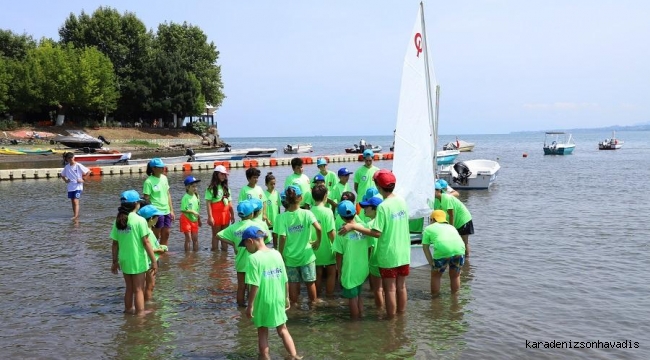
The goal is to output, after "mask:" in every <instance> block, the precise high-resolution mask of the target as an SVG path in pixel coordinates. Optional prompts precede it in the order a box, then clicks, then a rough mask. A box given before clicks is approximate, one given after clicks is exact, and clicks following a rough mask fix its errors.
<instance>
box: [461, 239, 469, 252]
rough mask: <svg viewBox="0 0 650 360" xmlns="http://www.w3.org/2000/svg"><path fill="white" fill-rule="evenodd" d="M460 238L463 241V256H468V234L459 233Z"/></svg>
mask: <svg viewBox="0 0 650 360" xmlns="http://www.w3.org/2000/svg"><path fill="white" fill-rule="evenodd" d="M460 238H461V239H463V242H464V243H465V257H468V256H469V235H461V236H460Z"/></svg>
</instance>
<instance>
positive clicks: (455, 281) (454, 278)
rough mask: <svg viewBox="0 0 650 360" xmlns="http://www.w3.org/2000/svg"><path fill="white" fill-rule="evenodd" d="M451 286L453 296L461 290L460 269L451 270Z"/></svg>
mask: <svg viewBox="0 0 650 360" xmlns="http://www.w3.org/2000/svg"><path fill="white" fill-rule="evenodd" d="M438 286H440V284H438ZM449 286H451V293H452V294H454V293H456V292H458V290H460V269H451V268H450V269H449Z"/></svg>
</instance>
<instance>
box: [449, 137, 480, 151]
mask: <svg viewBox="0 0 650 360" xmlns="http://www.w3.org/2000/svg"><path fill="white" fill-rule="evenodd" d="M442 149H443V150H459V151H461V152H466V151H472V150H474V143H471V142H467V141H465V140H459V139H458V138H456V141H450V142H448V143H447V144H445V145H444V146H443V147H442Z"/></svg>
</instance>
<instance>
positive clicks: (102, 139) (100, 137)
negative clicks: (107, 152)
mask: <svg viewBox="0 0 650 360" xmlns="http://www.w3.org/2000/svg"><path fill="white" fill-rule="evenodd" d="M97 138H98V139H99V140H101V141H102V142H103V143H104V144H106V145H110V144H111V142H110V141H108V140H106V138H105V137H103V136H101V135H99V136H98V137H97Z"/></svg>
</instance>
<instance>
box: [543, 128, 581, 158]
mask: <svg viewBox="0 0 650 360" xmlns="http://www.w3.org/2000/svg"><path fill="white" fill-rule="evenodd" d="M567 135H568V136H567ZM549 138H550V140H549ZM549 141H550V142H549ZM575 148H576V144H575V143H574V142H573V137H572V135H571V134H567V133H565V132H562V131H547V132H546V135H545V136H544V155H570V154H571V153H573V150H575Z"/></svg>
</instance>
